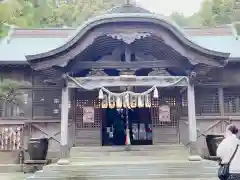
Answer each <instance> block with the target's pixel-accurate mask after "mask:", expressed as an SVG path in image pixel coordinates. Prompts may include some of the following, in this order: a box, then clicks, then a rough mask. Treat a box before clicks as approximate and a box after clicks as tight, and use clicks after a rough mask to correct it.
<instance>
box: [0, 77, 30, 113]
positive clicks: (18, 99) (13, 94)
mask: <svg viewBox="0 0 240 180" xmlns="http://www.w3.org/2000/svg"><path fill="white" fill-rule="evenodd" d="M30 86H31V85H30V83H28V82H24V81H23V82H20V81H15V80H11V79H4V80H3V81H2V82H0V102H1V105H2V106H3V107H2V109H3V111H2V116H5V114H6V112H5V111H6V104H7V103H9V104H14V105H17V106H21V105H23V103H24V95H23V93H22V91H20V88H26V87H30Z"/></svg>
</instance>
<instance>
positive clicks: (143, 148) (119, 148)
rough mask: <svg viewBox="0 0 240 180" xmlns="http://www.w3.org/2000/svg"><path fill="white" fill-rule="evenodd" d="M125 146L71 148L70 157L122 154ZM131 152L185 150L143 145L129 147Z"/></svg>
mask: <svg viewBox="0 0 240 180" xmlns="http://www.w3.org/2000/svg"><path fill="white" fill-rule="evenodd" d="M125 148H126V147H125V146H104V147H103V146H83V147H73V148H72V149H71V152H70V155H72V154H74V153H79V152H87V153H89V152H122V151H124V150H125ZM131 150H132V151H166V150H167V151H169V150H177V151H178V150H187V149H186V147H185V146H183V145H180V144H175V145H165V144H164V145H154V146H153V145H146V146H145V145H144V146H131Z"/></svg>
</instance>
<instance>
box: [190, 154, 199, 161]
mask: <svg viewBox="0 0 240 180" xmlns="http://www.w3.org/2000/svg"><path fill="white" fill-rule="evenodd" d="M188 160H189V161H201V160H202V158H201V157H200V156H198V155H191V156H188Z"/></svg>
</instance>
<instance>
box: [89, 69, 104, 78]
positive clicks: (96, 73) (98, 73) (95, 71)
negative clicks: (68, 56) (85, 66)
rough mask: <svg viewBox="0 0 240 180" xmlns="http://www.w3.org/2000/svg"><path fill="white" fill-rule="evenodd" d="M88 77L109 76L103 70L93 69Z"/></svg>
mask: <svg viewBox="0 0 240 180" xmlns="http://www.w3.org/2000/svg"><path fill="white" fill-rule="evenodd" d="M86 76H87V77H92V76H108V74H107V73H105V72H104V70H103V69H91V70H90V71H89V72H88V74H87V75H86Z"/></svg>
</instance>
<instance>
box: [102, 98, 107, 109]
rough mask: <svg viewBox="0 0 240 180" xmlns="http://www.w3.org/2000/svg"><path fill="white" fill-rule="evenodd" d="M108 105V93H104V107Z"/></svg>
mask: <svg viewBox="0 0 240 180" xmlns="http://www.w3.org/2000/svg"><path fill="white" fill-rule="evenodd" d="M107 107H108V97H107V95H104V98H103V100H102V108H107Z"/></svg>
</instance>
